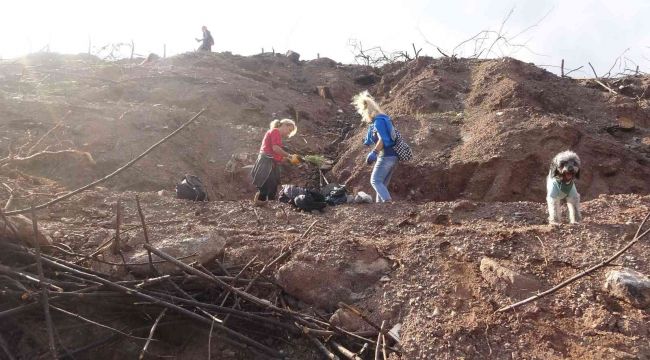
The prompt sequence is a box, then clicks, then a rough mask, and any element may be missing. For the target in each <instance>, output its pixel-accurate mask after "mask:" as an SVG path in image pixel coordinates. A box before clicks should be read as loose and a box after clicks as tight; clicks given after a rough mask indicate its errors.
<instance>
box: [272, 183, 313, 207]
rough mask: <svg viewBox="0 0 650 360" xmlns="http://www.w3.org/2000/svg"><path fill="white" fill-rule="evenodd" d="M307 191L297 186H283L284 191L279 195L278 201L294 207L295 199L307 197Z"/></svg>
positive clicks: (281, 190)
mask: <svg viewBox="0 0 650 360" xmlns="http://www.w3.org/2000/svg"><path fill="white" fill-rule="evenodd" d="M307 191H308V190H307V189H305V188H302V187H300V186H296V185H289V184H285V185H282V189H280V192H279V193H278V201H280V202H283V203H286V204H292V205H293V199H295V198H296V196H298V195H305V194H306V193H307Z"/></svg>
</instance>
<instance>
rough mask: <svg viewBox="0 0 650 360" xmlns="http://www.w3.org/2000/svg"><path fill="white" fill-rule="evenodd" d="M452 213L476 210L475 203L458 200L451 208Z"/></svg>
mask: <svg viewBox="0 0 650 360" xmlns="http://www.w3.org/2000/svg"><path fill="white" fill-rule="evenodd" d="M451 209H452V210H453V211H472V210H474V209H476V203H474V202H472V201H469V200H460V201H457V202H456V203H455V204H453V205H452V206H451Z"/></svg>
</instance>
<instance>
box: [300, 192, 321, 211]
mask: <svg viewBox="0 0 650 360" xmlns="http://www.w3.org/2000/svg"><path fill="white" fill-rule="evenodd" d="M293 203H294V205H295V206H296V207H297V208H298V209H300V210H303V211H312V210H318V211H323V209H324V208H325V207H327V203H326V202H325V198H324V197H323V196H322V195H321V194H319V193H317V192H315V191H307V193H306V194H303V195H298V196H296V197H295V198H294V199H293Z"/></svg>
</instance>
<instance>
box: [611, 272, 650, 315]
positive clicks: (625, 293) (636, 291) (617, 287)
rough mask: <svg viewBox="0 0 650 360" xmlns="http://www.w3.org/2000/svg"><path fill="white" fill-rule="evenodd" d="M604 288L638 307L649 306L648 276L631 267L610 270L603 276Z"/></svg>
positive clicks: (614, 295) (649, 282) (649, 281)
mask: <svg viewBox="0 0 650 360" xmlns="http://www.w3.org/2000/svg"><path fill="white" fill-rule="evenodd" d="M604 288H605V290H606V291H607V292H608V293H609V294H610V295H611V296H613V297H615V298H619V299H622V300H625V301H627V302H628V303H630V304H631V305H632V306H634V307H636V308H638V309H646V308H648V307H650V278H648V277H647V276H645V275H644V274H642V273H640V272H638V271H634V270H632V269H627V268H623V269H620V270H611V271H609V272H608V273H607V275H606V278H605V285H604Z"/></svg>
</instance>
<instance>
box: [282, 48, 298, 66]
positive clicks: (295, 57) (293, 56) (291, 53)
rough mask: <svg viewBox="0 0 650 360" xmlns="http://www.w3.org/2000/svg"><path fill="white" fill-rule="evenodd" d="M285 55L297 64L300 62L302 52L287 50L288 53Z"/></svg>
mask: <svg viewBox="0 0 650 360" xmlns="http://www.w3.org/2000/svg"><path fill="white" fill-rule="evenodd" d="M285 55H286V56H287V57H288V58H289V60H291V61H292V62H294V63H296V64H297V63H299V62H300V54H298V53H297V52H295V51H293V50H289V51H287V53H286V54H285Z"/></svg>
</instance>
